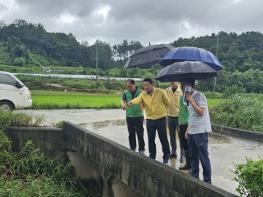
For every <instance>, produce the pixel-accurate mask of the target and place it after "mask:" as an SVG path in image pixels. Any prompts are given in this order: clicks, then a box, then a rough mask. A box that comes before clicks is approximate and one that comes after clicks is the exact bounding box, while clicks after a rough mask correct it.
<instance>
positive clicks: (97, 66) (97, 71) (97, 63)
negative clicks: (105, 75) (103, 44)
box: [96, 44, 99, 82]
mask: <svg viewBox="0 0 263 197" xmlns="http://www.w3.org/2000/svg"><path fill="white" fill-rule="evenodd" d="M98 75H99V54H98V45H97V44H96V82H98V79H99V77H98Z"/></svg>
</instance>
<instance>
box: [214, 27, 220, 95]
mask: <svg viewBox="0 0 263 197" xmlns="http://www.w3.org/2000/svg"><path fill="white" fill-rule="evenodd" d="M218 50H219V32H218V34H217V39H216V56H217V58H218ZM216 80H217V79H216V77H215V80H214V89H213V91H214V92H215V91H216Z"/></svg>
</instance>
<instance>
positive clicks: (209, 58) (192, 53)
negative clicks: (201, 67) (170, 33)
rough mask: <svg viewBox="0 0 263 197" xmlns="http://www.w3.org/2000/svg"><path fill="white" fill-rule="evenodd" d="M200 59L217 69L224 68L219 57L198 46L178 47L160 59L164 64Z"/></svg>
mask: <svg viewBox="0 0 263 197" xmlns="http://www.w3.org/2000/svg"><path fill="white" fill-rule="evenodd" d="M183 61H200V62H204V63H206V64H208V65H209V66H211V67H212V68H213V69H215V70H216V71H218V70H221V69H222V67H223V66H222V64H221V63H220V62H219V60H218V59H217V57H216V56H215V55H214V54H213V53H211V52H210V51H207V50H205V49H201V48H197V47H177V48H174V49H172V50H171V51H169V52H168V53H167V54H166V55H165V56H164V57H163V58H162V59H161V61H160V64H161V65H162V66H167V65H170V64H172V63H175V62H183Z"/></svg>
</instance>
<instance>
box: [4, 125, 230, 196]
mask: <svg viewBox="0 0 263 197" xmlns="http://www.w3.org/2000/svg"><path fill="white" fill-rule="evenodd" d="M7 133H8V134H9V135H10V136H11V138H12V139H13V140H14V148H15V149H16V150H18V149H19V147H21V144H22V143H23V142H24V141H25V140H28V139H32V140H33V142H34V143H35V144H37V145H38V146H39V147H40V148H41V149H42V150H44V151H46V152H48V154H51V155H58V156H60V157H61V156H62V155H64V154H65V153H66V154H67V156H68V158H69V159H70V160H71V162H72V164H73V165H74V166H75V168H76V174H77V175H78V176H79V177H81V178H83V179H87V180H95V181H96V182H97V183H98V184H100V185H101V188H102V191H103V196H104V197H107V196H110V197H115V196H116V197H143V196H145V197H222V196H226V197H230V196H235V195H233V194H231V193H228V192H226V191H224V190H222V189H219V188H217V187H215V186H213V185H209V184H207V183H204V182H202V181H199V180H197V179H194V178H192V177H191V176H189V175H186V174H184V173H183V172H181V171H178V170H175V169H174V168H172V167H169V166H166V165H163V164H161V163H160V162H157V161H154V160H151V159H149V158H148V157H145V156H141V155H139V154H137V153H134V152H133V151H130V150H129V149H128V148H126V147H124V146H121V145H119V144H117V143H115V142H113V141H111V140H109V139H106V138H104V137H102V136H99V135H97V134H95V133H93V132H90V131H88V130H85V129H83V128H80V127H78V126H76V125H73V124H71V123H68V122H66V123H65V124H64V128H63V130H60V129H42V128H35V129H33V128H29V129H28V128H26V129H25V128H22V129H21V128H9V129H8V130H7ZM45 133H46V134H45Z"/></svg>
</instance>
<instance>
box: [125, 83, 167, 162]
mask: <svg viewBox="0 0 263 197" xmlns="http://www.w3.org/2000/svg"><path fill="white" fill-rule="evenodd" d="M143 87H144V91H143V92H142V93H141V94H140V95H139V96H138V97H137V98H135V99H133V100H131V101H130V102H129V103H128V106H132V105H136V104H143V106H144V109H145V112H146V115H147V118H146V128H147V133H148V143H149V153H150V155H149V157H150V158H152V159H155V158H156V144H155V136H156V130H157V132H158V136H159V138H160V141H161V144H162V150H163V163H164V164H167V163H168V160H169V157H170V147H169V142H168V139H167V130H166V115H167V108H168V106H169V100H168V98H167V95H166V93H165V91H164V90H162V89H160V88H155V87H154V86H153V81H152V79H149V78H146V79H144V82H143Z"/></svg>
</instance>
